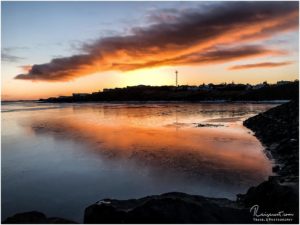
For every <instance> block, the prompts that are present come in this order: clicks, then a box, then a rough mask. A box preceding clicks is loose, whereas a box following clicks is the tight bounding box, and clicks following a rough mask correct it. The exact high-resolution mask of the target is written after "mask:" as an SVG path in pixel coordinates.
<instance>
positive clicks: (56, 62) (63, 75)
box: [16, 2, 298, 81]
mask: <svg viewBox="0 0 300 225" xmlns="http://www.w3.org/2000/svg"><path fill="white" fill-rule="evenodd" d="M174 12H177V11H176V10H175V11H174ZM174 12H173V11H172V10H169V11H168V12H165V11H161V12H160V13H159V14H157V15H156V18H155V19H153V20H154V21H156V22H155V23H154V24H151V25H149V26H148V27H134V28H132V29H131V33H130V34H129V35H126V36H121V35H116V36H111V37H106V38H101V39H99V40H97V41H94V42H92V43H86V44H84V45H83V46H82V49H81V51H82V53H81V54H78V55H74V56H71V57H63V58H56V59H53V60H52V61H51V62H49V63H45V64H39V65H33V66H32V69H31V70H30V71H29V72H28V73H27V74H20V75H18V76H17V77H16V78H17V79H28V80H47V81H67V80H71V79H74V78H76V77H80V76H86V75H89V74H91V73H95V72H99V71H107V70H131V69H137V68H143V67H149V66H161V65H175V64H203V63H205V62H207V63H212V62H215V63H219V62H226V61H231V60H237V59H238V58H239V56H241V55H242V56H243V57H246V56H249V57H250V56H256V55H260V54H257V50H258V49H257V48H256V49H254V50H255V51H254V52H251V51H249V50H250V49H251V47H248V49H246V48H247V47H243V45H244V44H245V43H247V44H248V45H249V43H251V41H257V40H261V39H266V38H270V37H272V36H273V35H275V34H279V33H282V32H287V31H291V30H297V29H298V2H222V3H219V4H215V5H214V6H213V7H209V8H207V10H205V11H204V10H198V9H186V10H184V11H182V12H180V13H178V14H176V15H174V16H172V17H170V15H173V14H175V13H174ZM164 13H168V15H166V16H165V17H164ZM168 18H170V20H168ZM219 46H223V49H222V50H219V49H217V50H216V48H218V47H219ZM232 46H235V48H234V50H232ZM226 48H227V49H226ZM238 48H240V50H238ZM245 49H246V50H247V51H245ZM260 49H263V51H265V52H269V53H270V54H271V53H273V51H271V50H267V49H265V48H262V47H260ZM243 51H244V52H243ZM252 51H253V48H252Z"/></svg>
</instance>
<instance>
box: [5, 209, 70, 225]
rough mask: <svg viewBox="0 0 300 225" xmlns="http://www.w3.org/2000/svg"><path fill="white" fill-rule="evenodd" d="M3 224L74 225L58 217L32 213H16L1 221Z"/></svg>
mask: <svg viewBox="0 0 300 225" xmlns="http://www.w3.org/2000/svg"><path fill="white" fill-rule="evenodd" d="M2 223H4V224H70V223H76V222H74V221H71V220H67V219H64V218H59V217H50V218H47V217H46V215H45V214H44V213H41V212H37V211H32V212H24V213H17V214H15V215H13V216H11V217H8V218H7V219H6V220H4V221H2Z"/></svg>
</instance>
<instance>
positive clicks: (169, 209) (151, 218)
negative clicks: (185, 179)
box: [84, 193, 252, 223]
mask: <svg viewBox="0 0 300 225" xmlns="http://www.w3.org/2000/svg"><path fill="white" fill-rule="evenodd" d="M250 222H252V219H251V216H250V213H249V210H248V209H241V208H239V207H238V205H237V204H236V203H235V202H233V201H230V200H228V199H215V198H205V197H202V196H196V195H188V194H184V193H167V194H162V195H155V196H149V197H145V198H141V199H131V200H112V199H105V200H102V201H99V202H97V203H95V204H93V205H91V206H89V207H87V208H86V209H85V215H84V223H250Z"/></svg>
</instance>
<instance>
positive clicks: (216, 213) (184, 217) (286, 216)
mask: <svg viewBox="0 0 300 225" xmlns="http://www.w3.org/2000/svg"><path fill="white" fill-rule="evenodd" d="M244 125H245V126H246V127H248V128H249V129H251V130H252V131H253V132H254V133H255V136H256V137H257V138H259V139H260V141H261V142H262V144H263V145H264V146H265V151H266V154H267V155H269V157H270V158H271V159H273V160H275V166H274V168H273V172H274V174H275V175H274V176H271V177H269V179H268V180H267V181H265V182H263V183H261V184H260V185H258V186H256V187H251V188H250V189H249V190H248V191H247V193H245V194H239V195H237V200H236V201H231V200H228V199H225V198H224V199H223V198H207V197H203V196H196V195H188V194H185V193H166V194H162V195H156V196H148V197H144V198H140V199H131V200H114V199H103V200H100V201H98V202H96V203H94V204H92V205H90V206H88V207H87V208H86V209H85V212H84V221H83V222H84V223H298V222H299V170H298V166H299V161H298V159H299V103H298V100H296V101H290V102H288V103H286V104H283V105H280V106H278V107H275V108H273V109H271V110H268V111H267V112H265V113H261V114H259V115H256V116H254V117H251V118H249V119H248V120H246V121H245V122H244ZM37 213H38V212H28V213H22V214H16V215H14V216H12V217H9V218H7V219H6V220H4V221H3V222H2V223H72V221H69V220H64V219H61V218H56V219H55V218H54V219H53V218H47V217H46V216H45V215H43V214H39V216H34V215H37ZM74 223H75V222H74Z"/></svg>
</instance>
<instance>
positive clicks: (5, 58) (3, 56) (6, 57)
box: [1, 52, 24, 62]
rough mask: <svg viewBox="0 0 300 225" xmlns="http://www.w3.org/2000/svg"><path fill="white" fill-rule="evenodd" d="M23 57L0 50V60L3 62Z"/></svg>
mask: <svg viewBox="0 0 300 225" xmlns="http://www.w3.org/2000/svg"><path fill="white" fill-rule="evenodd" d="M22 59H24V58H23V57H19V56H16V55H12V54H10V53H5V52H1V60H2V61H5V62H19V61H20V60H22Z"/></svg>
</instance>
